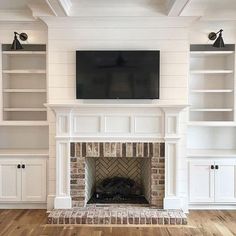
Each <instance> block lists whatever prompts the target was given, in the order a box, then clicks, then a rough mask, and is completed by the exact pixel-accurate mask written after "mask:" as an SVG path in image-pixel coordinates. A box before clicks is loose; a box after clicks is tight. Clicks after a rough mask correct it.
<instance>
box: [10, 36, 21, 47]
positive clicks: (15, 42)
mask: <svg viewBox="0 0 236 236" xmlns="http://www.w3.org/2000/svg"><path fill="white" fill-rule="evenodd" d="M11 49H12V50H20V49H23V47H22V45H21V43H20V42H19V40H18V38H17V36H16V35H15V36H14V40H13V42H12V45H11Z"/></svg>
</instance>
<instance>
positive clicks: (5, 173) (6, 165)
mask: <svg viewBox="0 0 236 236" xmlns="http://www.w3.org/2000/svg"><path fill="white" fill-rule="evenodd" d="M20 164H21V163H20V162H19V161H17V160H0V201H4V202H15V201H20V200H21V169H20V168H18V165H20Z"/></svg>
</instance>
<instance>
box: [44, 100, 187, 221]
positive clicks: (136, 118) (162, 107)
mask: <svg viewBox="0 0 236 236" xmlns="http://www.w3.org/2000/svg"><path fill="white" fill-rule="evenodd" d="M48 107H50V108H51V109H52V110H53V111H54V112H55V115H56V136H55V140H56V195H52V196H49V197H48V205H50V206H51V209H53V208H54V209H53V210H52V211H51V213H50V214H49V216H48V223H49V224H155V225H156V224H186V223H187V220H186V215H185V214H184V213H183V211H182V209H184V207H185V203H186V202H187V201H186V199H185V196H184V195H181V193H180V174H181V165H180V161H181V159H180V157H179V151H178V150H179V145H180V140H181V135H180V132H179V127H180V121H179V114H180V112H181V111H182V110H183V109H184V108H185V107H186V105H184V104H179V105H178V104H176V105H173V104H166V103H165V102H162V101H160V102H159V103H150V104H148V103H147V104H118V103H117V104H81V103H76V102H75V101H71V102H68V103H62V104H49V105H48ZM104 163H105V164H106V165H104ZM101 166H103V167H101ZM104 166H105V167H104ZM118 167H119V168H120V167H121V168H122V167H124V168H123V169H120V170H119V168H118ZM101 168H103V169H101ZM131 168H132V169H131ZM106 170H109V171H108V172H109V173H108V172H107V173H106ZM134 173H135V175H134ZM182 173H183V172H182ZM131 174H132V175H131ZM116 175H117V176H119V175H121V176H119V177H128V178H131V179H133V180H135V182H136V180H137V181H138V184H140V186H142V191H143V195H144V196H145V198H146V200H147V201H148V204H146V205H141V204H135V205H133V204H87V202H88V200H89V198H90V197H91V194H92V193H94V187H95V186H96V184H97V183H99V181H100V180H101V179H102V178H105V177H108V178H110V177H115V176H116ZM185 209H186V208H185Z"/></svg>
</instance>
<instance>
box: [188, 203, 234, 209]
mask: <svg viewBox="0 0 236 236" xmlns="http://www.w3.org/2000/svg"><path fill="white" fill-rule="evenodd" d="M188 208H189V210H236V203H235V204H229V203H227V204H211V203H206V204H189V205H188Z"/></svg>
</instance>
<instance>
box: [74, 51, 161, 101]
mask: <svg viewBox="0 0 236 236" xmlns="http://www.w3.org/2000/svg"><path fill="white" fill-rule="evenodd" d="M159 67H160V52H159V51H76V98H77V99H158V98H159V78H160V75H159V72H160V70H159Z"/></svg>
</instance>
